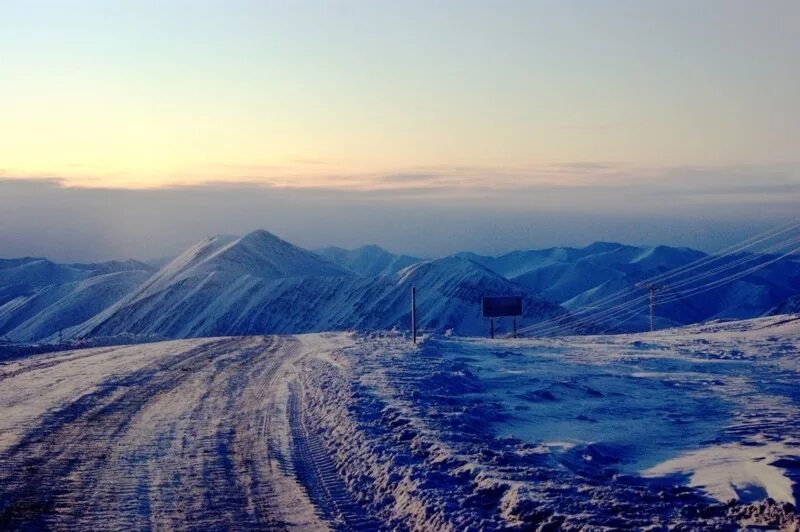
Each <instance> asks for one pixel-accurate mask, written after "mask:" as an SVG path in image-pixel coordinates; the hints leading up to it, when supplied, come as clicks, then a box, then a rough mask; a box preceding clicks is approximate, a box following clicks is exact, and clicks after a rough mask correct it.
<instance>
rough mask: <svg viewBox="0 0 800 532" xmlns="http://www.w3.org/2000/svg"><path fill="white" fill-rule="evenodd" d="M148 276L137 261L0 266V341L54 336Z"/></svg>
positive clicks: (32, 262)
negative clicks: (2, 338) (1, 338)
mask: <svg viewBox="0 0 800 532" xmlns="http://www.w3.org/2000/svg"><path fill="white" fill-rule="evenodd" d="M152 273H153V269H152V268H151V267H149V266H148V265H146V264H144V263H141V262H137V261H124V262H119V261H110V262H102V263H94V264H68V265H63V264H55V263H53V262H50V261H48V260H46V259H30V258H29V259H12V260H5V259H4V260H0V337H3V336H4V337H6V338H8V339H9V340H12V341H18V342H22V341H32V340H38V339H41V338H45V337H47V336H51V335H57V334H58V333H59V331H60V330H62V329H66V328H69V327H72V326H75V325H77V324H79V323H82V322H83V321H84V320H87V319H89V318H91V317H92V316H95V315H96V314H98V313H99V312H101V311H103V310H104V309H106V308H107V307H108V306H110V305H112V304H114V303H115V302H117V301H118V300H119V299H120V298H121V297H123V296H124V295H125V294H127V293H128V292H130V291H131V290H133V289H134V288H135V287H137V286H138V285H140V284H141V283H142V282H143V281H144V280H145V279H147V278H148V277H150V275H152Z"/></svg>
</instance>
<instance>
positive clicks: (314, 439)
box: [289, 382, 380, 531]
mask: <svg viewBox="0 0 800 532" xmlns="http://www.w3.org/2000/svg"><path fill="white" fill-rule="evenodd" d="M299 386H300V384H299V383H297V382H292V383H291V384H290V386H289V392H290V394H289V420H290V424H291V431H292V451H293V463H292V465H293V467H294V472H295V475H296V476H297V479H298V481H299V482H300V483H301V484H303V486H304V487H305V489H306V491H307V492H308V495H309V497H310V498H311V500H312V501H313V502H314V504H315V506H316V507H317V510H318V511H319V513H320V515H321V517H323V518H324V519H326V520H327V521H329V522H330V523H331V524H332V526H333V528H335V529H337V530H359V531H364V530H379V528H380V524H379V523H378V522H377V521H375V520H374V519H372V518H370V517H369V516H368V515H367V513H366V512H365V510H364V509H363V508H362V507H361V505H360V504H359V503H358V502H357V501H356V500H355V499H354V498H353V496H352V495H351V494H350V492H349V491H348V490H347V486H346V485H345V483H344V481H343V480H342V478H341V477H340V476H339V473H338V472H337V471H336V465H335V464H334V461H333V459H331V457H330V455H329V454H328V453H327V451H326V450H325V448H324V447H323V445H322V441H321V439H320V437H319V435H317V434H316V433H315V432H314V431H313V430H309V426H308V424H307V422H306V419H305V416H306V414H305V409H304V408H303V407H302V405H301V401H302V399H301V394H302V392H301V390H299V389H298V388H299Z"/></svg>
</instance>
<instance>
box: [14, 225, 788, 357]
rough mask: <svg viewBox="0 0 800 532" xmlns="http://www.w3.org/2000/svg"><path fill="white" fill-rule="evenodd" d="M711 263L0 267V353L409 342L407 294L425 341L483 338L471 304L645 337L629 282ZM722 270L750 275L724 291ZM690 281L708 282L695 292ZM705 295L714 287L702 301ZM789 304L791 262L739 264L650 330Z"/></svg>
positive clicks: (663, 257) (602, 251)
mask: <svg viewBox="0 0 800 532" xmlns="http://www.w3.org/2000/svg"><path fill="white" fill-rule="evenodd" d="M710 260H711V258H709V257H707V256H706V255H705V254H704V253H702V252H700V251H696V250H692V249H688V248H673V247H668V246H654V247H636V246H627V245H623V244H617V243H613V242H598V243H595V244H592V245H590V246H586V247H584V248H569V247H563V248H550V249H544V250H528V251H514V252H512V253H508V254H505V255H502V256H499V257H488V256H481V255H477V254H474V253H459V254H457V255H453V256H450V257H444V258H440V259H435V260H422V259H418V258H415V257H409V256H405V255H396V254H393V253H390V252H388V251H386V250H384V249H381V248H379V247H378V246H364V247H362V248H358V249H355V250H344V249H341V248H325V249H322V250H318V251H317V252H316V253H312V252H311V251H307V250H304V249H301V248H299V247H297V246H294V245H292V244H290V243H288V242H286V241H284V240H282V239H280V238H278V237H277V236H275V235H273V234H271V233H269V232H267V231H254V232H252V233H249V234H247V235H244V236H242V237H233V236H216V237H211V238H208V239H205V240H203V241H201V242H198V243H197V244H195V245H193V246H191V247H190V248H189V249H187V250H186V251H185V252H183V253H181V254H180V255H178V256H177V257H176V258H174V259H172V260H171V261H170V262H169V263H167V264H165V265H164V266H163V267H161V268H160V269H158V270H157V271H156V270H155V269H154V268H153V267H152V266H149V265H147V264H145V263H141V262H138V261H110V262H104V263H92V264H77V263H76V264H57V263H54V262H51V261H49V260H47V259H42V258H21V259H0V339H2V338H3V337H5V338H6V339H7V340H10V341H15V342H32V341H43V340H44V341H54V340H57V339H58V338H59V337H60V336H61V335H62V334H63V336H64V338H67V339H68V338H85V339H95V340H98V341H99V340H100V338H101V337H102V338H103V341H115V340H114V339H115V338H120V339H122V338H124V339H126V340H131V339H134V340H135V339H145V338H185V337H192V336H212V335H240V334H267V333H300V332H312V331H325V330H347V329H357V330H379V329H392V328H401V329H408V327H409V325H410V289H411V287H412V286H415V287H416V288H417V314H418V324H419V326H420V328H421V329H423V330H429V331H437V332H444V331H452V332H453V333H454V334H459V335H483V334H485V332H486V327H487V324H486V320H485V319H484V318H483V317H482V316H481V315H480V300H481V298H482V297H483V296H485V295H509V294H515V295H520V296H522V298H523V300H524V305H523V307H524V312H525V314H524V316H523V317H522V318H521V319H520V321H519V325H520V327H521V328H522V327H527V328H528V331H530V332H536V331H537V327H536V326H537V325H540V324H546V323H553V322H552V321H551V320H556V321H557V323H559V324H562V323H563V324H564V327H563V328H561V327H558V328H557V329H556V330H557V332H559V333H565V332H570V333H574V332H588V331H602V330H608V331H618V332H622V331H637V330H644V329H646V328H648V327H649V309H648V304H647V292H646V291H645V290H644V289H642V288H639V287H638V286H637V285H638V283H639V282H640V281H642V280H644V279H648V278H651V277H653V276H656V275H660V274H663V273H665V272H673V271H675V269H676V268H681V267H687V266H690V265H693V264H696V261H706V262H707V261H710ZM767 263H769V265H768V266H767V267H765V268H762V269H758V271H752V272H748V271H747V270H748V268H750V267H751V266H753V265H758V264H767ZM728 268H730V270H731V271H733V272H742V271H744V272H745V273H747V274H746V275H743V276H738V278H736V279H733V278H729V277H726V275H728V274H729V273H730V272H729V271H727V270H728ZM698 274H700V275H705V276H706V277H705V278H702V279H694V276H696V275H698ZM728 281H730V282H728ZM709 283H717V284H719V285H718V286H717V285H711V287H712V289H711V290H707V291H706V290H705V288H706V287H707V286H709ZM698 289H703V290H704V291H703V292H702V293H695V292H697V290H698ZM798 294H800V262H798V260H796V258H795V257H783V258H781V257H770V256H767V255H748V254H746V253H739V254H735V255H731V256H726V257H725V258H724V259H723V260H716V259H715V260H714V261H713V262H711V263H710V264H703V265H702V266H701V267H699V268H693V269H690V270H688V271H686V272H684V273H680V274H678V275H674V276H671V277H670V278H669V279H667V280H666V282H659V290H658V292H656V307H655V321H656V326H657V327H668V326H675V325H683V324H687V323H695V322H700V321H704V320H709V319H738V318H750V317H754V316H760V315H763V314H767V313H770V312H797V311H800V303H799V301H800V295H798ZM619 305H629V306H628V307H626V308H622V309H619V308H618V307H619ZM508 321H509V320H501V321H500V323H499V324H498V332H500V333H502V332H504V331H507V330H508V327H509V325H510V324H509V323H508Z"/></svg>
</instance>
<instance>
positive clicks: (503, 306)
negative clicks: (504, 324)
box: [481, 296, 522, 338]
mask: <svg viewBox="0 0 800 532" xmlns="http://www.w3.org/2000/svg"><path fill="white" fill-rule="evenodd" d="M481 307H482V313H483V317H484V318H489V336H490V337H491V338H494V319H495V318H502V317H504V316H510V317H511V319H512V326H513V330H514V338H516V337H517V316H522V297H521V296H485V297H484V298H483V301H482V305H481Z"/></svg>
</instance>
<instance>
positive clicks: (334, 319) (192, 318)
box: [70, 231, 564, 338]
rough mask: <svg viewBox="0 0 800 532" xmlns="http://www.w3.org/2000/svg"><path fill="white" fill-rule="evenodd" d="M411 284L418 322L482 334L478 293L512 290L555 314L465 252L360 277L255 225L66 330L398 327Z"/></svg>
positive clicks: (194, 252) (557, 311)
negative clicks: (464, 256)
mask: <svg viewBox="0 0 800 532" xmlns="http://www.w3.org/2000/svg"><path fill="white" fill-rule="evenodd" d="M412 284H414V285H415V286H417V289H418V315H419V319H418V323H419V325H420V327H421V328H429V329H433V330H448V329H452V330H453V331H454V332H456V333H458V334H481V333H483V331H484V330H485V327H486V323H485V321H484V320H483V318H481V316H480V304H479V302H480V297H481V296H482V295H483V294H485V293H496V294H511V293H516V294H519V295H522V296H523V297H525V299H526V303H527V305H526V316H527V317H528V318H536V319H540V318H542V317H550V316H554V315H561V314H564V311H563V310H562V309H561V308H560V307H558V306H557V305H553V304H551V303H547V302H545V301H543V300H541V299H540V298H538V297H537V296H536V294H535V293H533V292H532V291H531V290H529V289H528V288H526V287H524V286H522V285H518V284H516V283H513V282H511V281H508V280H507V279H505V278H503V277H502V276H499V275H497V274H496V273H494V272H492V271H490V270H488V269H486V268H484V267H482V266H480V265H479V264H476V263H474V262H471V261H468V260H464V259H458V258H448V259H440V260H436V261H428V262H423V263H419V264H416V265H413V266H410V267H408V268H406V269H403V270H401V271H400V272H397V273H395V274H391V275H377V276H374V277H362V276H359V275H356V274H354V273H352V272H350V271H347V270H344V269H343V268H341V267H339V266H336V265H334V264H333V263H331V262H328V261H327V260H325V259H324V258H322V257H319V256H317V255H314V254H312V253H310V252H308V251H305V250H302V249H300V248H297V247H295V246H293V245H291V244H289V243H288V242H285V241H283V240H280V239H279V238H277V237H275V236H274V235H271V234H269V233H266V232H263V231H261V232H257V233H251V234H249V235H246V236H244V237H242V238H240V239H231V238H228V237H215V238H212V239H208V240H205V241H203V242H200V243H198V244H197V245H195V246H193V247H192V248H190V249H189V250H187V251H186V252H185V253H183V254H182V255H180V256H179V257H178V258H176V259H175V260H174V261H173V262H172V263H170V264H168V265H167V266H165V267H164V268H163V269H162V270H161V271H159V272H158V273H157V274H155V275H153V276H152V277H151V278H150V279H149V280H148V281H147V282H145V283H143V284H142V286H141V287H139V288H138V289H137V290H135V291H133V292H132V293H130V294H129V295H128V296H126V297H124V298H123V299H121V300H120V301H119V302H118V303H116V304H115V305H113V306H111V307H109V308H108V309H106V310H105V311H104V312H102V313H100V314H98V315H97V316H94V317H93V318H91V319H89V320H87V321H86V322H85V323H83V324H81V325H80V326H79V327H76V328H74V329H73V330H71V331H70V334H71V335H73V336H76V337H92V336H117V335H138V336H152V337H166V338H183V337H191V336H209V335H240V334H265V333H294V332H311V331H325V330H337V329H338V330H341V329H391V328H394V327H402V328H407V327H408V324H409V323H410V316H409V315H410V287H411V285H412Z"/></svg>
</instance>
